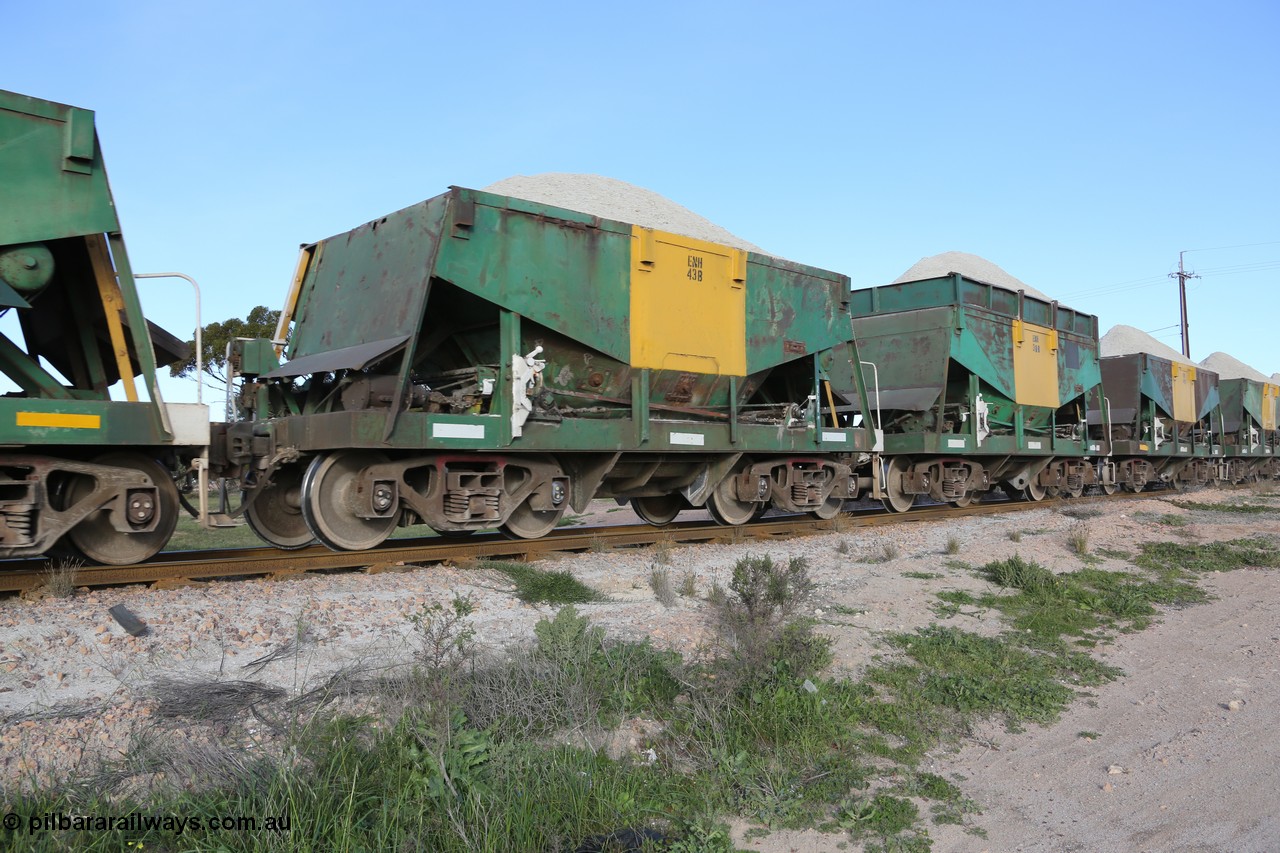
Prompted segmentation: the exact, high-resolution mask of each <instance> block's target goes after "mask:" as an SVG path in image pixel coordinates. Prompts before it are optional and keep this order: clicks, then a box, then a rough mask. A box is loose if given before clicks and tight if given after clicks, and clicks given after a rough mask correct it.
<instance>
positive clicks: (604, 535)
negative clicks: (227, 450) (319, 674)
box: [0, 491, 1168, 593]
mask: <svg viewBox="0 0 1280 853" xmlns="http://www.w3.org/2000/svg"><path fill="white" fill-rule="evenodd" d="M1162 496H1163V497H1167V496H1168V492H1164V491H1156V492H1147V493H1144V494H1139V495H1133V494H1126V493H1119V494H1116V495H1112V496H1110V497H1105V496H1099V497H1092V498H1083V499H1081V498H1077V499H1075V500H1074V501H1072V504H1073V505H1083V504H1088V503H1090V502H1096V501H1111V500H1132V499H1142V498H1158V497H1162ZM1059 503H1060V502H1058V501H1043V502H1039V503H1032V502H1014V501H998V502H993V503H981V504H973V505H972V506H969V507H965V508H963V509H955V508H952V507H948V506H927V507H920V508H917V509H913V510H911V511H910V512H907V513H890V512H885V511H883V510H863V511H858V512H853V513H844V514H842V515H840V516H837V517H836V518H835V519H832V520H830V521H818V520H815V519H811V518H808V517H806V516H792V517H787V518H776V519H765V520H762V521H757V522H753V523H751V524H746V525H742V526H740V527H721V526H719V525H716V524H712V523H709V522H701V521H688V522H680V523H676V524H672V525H668V526H667V527H662V528H658V527H651V526H649V525H647V524H638V525H620V526H613V527H590V528H578V529H573V530H564V529H561V530H556V531H553V532H552V533H551V534H549V535H547V536H545V537H543V538H542V539H532V540H513V539H507V538H505V537H503V536H501V535H500V534H497V533H494V534H478V535H476V536H472V537H469V538H468V539H467V540H466V541H459V540H445V541H442V540H440V539H438V538H434V537H433V538H425V539H401V540H393V541H392V542H390V543H388V544H386V545H384V546H382V547H379V548H375V549H373V550H370V551H344V552H336V551H330V550H328V549H326V548H323V547H321V546H318V545H317V546H311V547H308V548H304V549H302V550H298V551H280V550H277V549H275V548H236V549H228V550H223V551H189V552H184V553H180V552H170V553H167V554H162V555H160V557H159V558H157V559H156V560H153V561H152V562H148V563H142V564H140V565H137V566H127V567H119V566H86V567H84V568H82V569H80V570H79V574H78V576H77V578H76V584H77V586H88V587H99V586H121V585H125V584H135V583H150V584H163V585H164V586H166V587H172V586H176V585H181V584H182V583H183V582H186V581H199V580H211V579H215V578H243V577H261V576H268V577H289V576H295V575H298V574H301V573H304V572H315V571H329V570H337V569H364V570H367V571H369V572H379V571H387V570H391V569H396V568H399V567H401V566H406V565H418V564H430V563H442V562H447V561H453V560H468V559H478V558H489V559H494V558H497V559H518V560H524V559H531V558H535V557H537V556H539V555H545V554H550V553H553V552H557V551H560V552H564V551H570V552H571V551H590V550H596V549H599V548H600V547H601V546H605V547H610V548H616V547H627V546H636V545H651V544H653V543H655V542H658V541H670V542H684V543H689V542H712V543H726V544H727V543H733V542H750V541H760V540H768V539H775V538H788V537H792V536H801V535H807V534H817V533H830V532H836V531H839V532H846V531H850V530H853V529H856V528H859V527H871V526H877V525H892V524H902V523H910V522H917V521H939V520H943V519H947V518H959V517H963V516H970V515H989V514H993V513H1001V512H1020V511H1024V510H1033V509H1044V508H1046V507H1051V506H1055V505H1057V504H1059ZM45 565H46V564H45V562H44V561H38V560H27V561H12V562H10V563H7V564H3V565H0V593H5V592H24V591H30V590H36V589H38V588H39V587H40V586H41V585H42V584H43V583H44V577H43V573H44V571H45Z"/></svg>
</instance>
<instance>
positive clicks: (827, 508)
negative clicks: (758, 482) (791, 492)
mask: <svg viewBox="0 0 1280 853" xmlns="http://www.w3.org/2000/svg"><path fill="white" fill-rule="evenodd" d="M842 509H844V498H827V502H826V503H824V504H823V505H822V506H820V507H818V508H817V509H811V510H809V515H811V516H813V517H814V518H816V519H818V520H820V521H830V520H831V519H833V518H835V517H836V516H837V515H839V514H840V510H842ZM762 514H763V513H762ZM756 517H757V518H759V516H756Z"/></svg>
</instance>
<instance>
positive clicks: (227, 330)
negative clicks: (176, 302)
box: [169, 305, 280, 386]
mask: <svg viewBox="0 0 1280 853" xmlns="http://www.w3.org/2000/svg"><path fill="white" fill-rule="evenodd" d="M279 322H280V312H279V311H272V310H271V309H269V308H267V307H266V306H264V305H259V306H257V307H256V308H254V309H253V310H252V311H250V312H249V316H248V317H246V318H244V319H243V320H241V319H240V318H238V317H232V318H231V319H229V320H223V321H222V322H221V323H210V324H209V325H207V326H204V327H203V328H202V329H201V341H200V342H201V344H202V345H203V349H204V372H205V373H207V374H208V375H209V376H211V377H213V378H214V379H215V380H217V381H218V382H221V383H222V384H223V385H224V386H225V385H226V384H227V344H228V343H230V342H231V341H233V340H235V339H236V338H270V337H271V336H272V335H274V334H275V333H276V324H277V323H279ZM187 347H188V348H189V349H190V350H191V356H190V357H189V358H188V359H187V360H186V361H177V362H174V363H173V364H171V365H169V375H170V376H178V377H184V376H190V375H191V374H193V373H195V371H196V342H195V341H194V340H191V341H187Z"/></svg>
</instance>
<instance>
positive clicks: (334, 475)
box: [302, 450, 400, 551]
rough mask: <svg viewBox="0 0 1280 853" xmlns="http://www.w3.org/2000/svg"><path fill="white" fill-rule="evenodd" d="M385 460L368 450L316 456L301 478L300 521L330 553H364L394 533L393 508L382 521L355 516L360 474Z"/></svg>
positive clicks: (397, 517) (396, 513)
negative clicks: (301, 519) (330, 550)
mask: <svg viewBox="0 0 1280 853" xmlns="http://www.w3.org/2000/svg"><path fill="white" fill-rule="evenodd" d="M386 461H387V457H385V456H383V455H382V454H381V453H378V452H376V451H369V450H338V451H335V452H333V453H328V454H324V455H322V456H317V457H316V458H315V459H313V460H312V461H311V464H310V465H308V466H307V473H306V474H305V475H303V477H302V517H303V519H304V520H305V521H306V523H307V528H308V529H309V530H310V531H311V533H312V534H313V535H314V536H315V537H316V538H317V539H319V540H320V541H321V542H322V543H324V544H325V545H326V546H328V547H329V548H330V549H332V550H334V551H364V550H367V549H369V548H372V547H374V546H375V545H379V544H381V543H382V542H383V541H385V540H386V538H387V537H388V536H390V535H391V532H392V531H393V530H395V529H396V523H397V522H399V520H400V512H399V510H398V509H396V508H394V507H393V508H392V511H391V512H390V513H389V514H388V515H387V516H386V517H385V518H361V517H360V516H358V515H356V501H357V500H358V499H359V495H357V494H356V491H357V483H359V481H360V472H361V471H363V470H364V469H365V468H367V467H369V466H370V465H377V464H378V463H380V462H386Z"/></svg>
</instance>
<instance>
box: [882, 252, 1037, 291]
mask: <svg viewBox="0 0 1280 853" xmlns="http://www.w3.org/2000/svg"><path fill="white" fill-rule="evenodd" d="M953 272H958V273H960V275H962V276H964V277H965V278H969V279H973V280H974V281H980V282H982V283H984V284H993V285H995V286H996V287H1001V288H1004V289H1005V290H1021V291H1023V292H1024V293H1026V295H1027V296H1030V297H1033V298H1035V299H1040V300H1043V301H1045V302H1052V301H1053V300H1052V299H1051V298H1049V297H1048V296H1046V295H1045V294H1044V293H1043V292H1042V291H1039V290H1036V289H1035V288H1034V287H1031V286H1030V285H1028V284H1026V283H1024V282H1022V281H1020V280H1018V279H1016V278H1014V277H1013V276H1011V275H1009V273H1007V272H1005V271H1004V270H1003V269H1001V268H1000V267H999V266H997V265H996V264H993V263H992V262H991V261H989V260H987V259H986V258H982V257H979V256H977V255H971V254H969V253H968V252H943V253H942V254H940V255H930V256H929V257H927V258H921V259H920V260H918V261H916V262H915V264H914V265H912V267H911V269H909V270H907V271H906V272H904V273H903V274H902V275H900V276H898V277H897V278H895V279H894V280H893V281H892V282H891V283H892V284H901V283H902V282H904V281H920V280H921V279H925V278H941V277H943V276H947V275H950V274H951V273H953Z"/></svg>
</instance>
